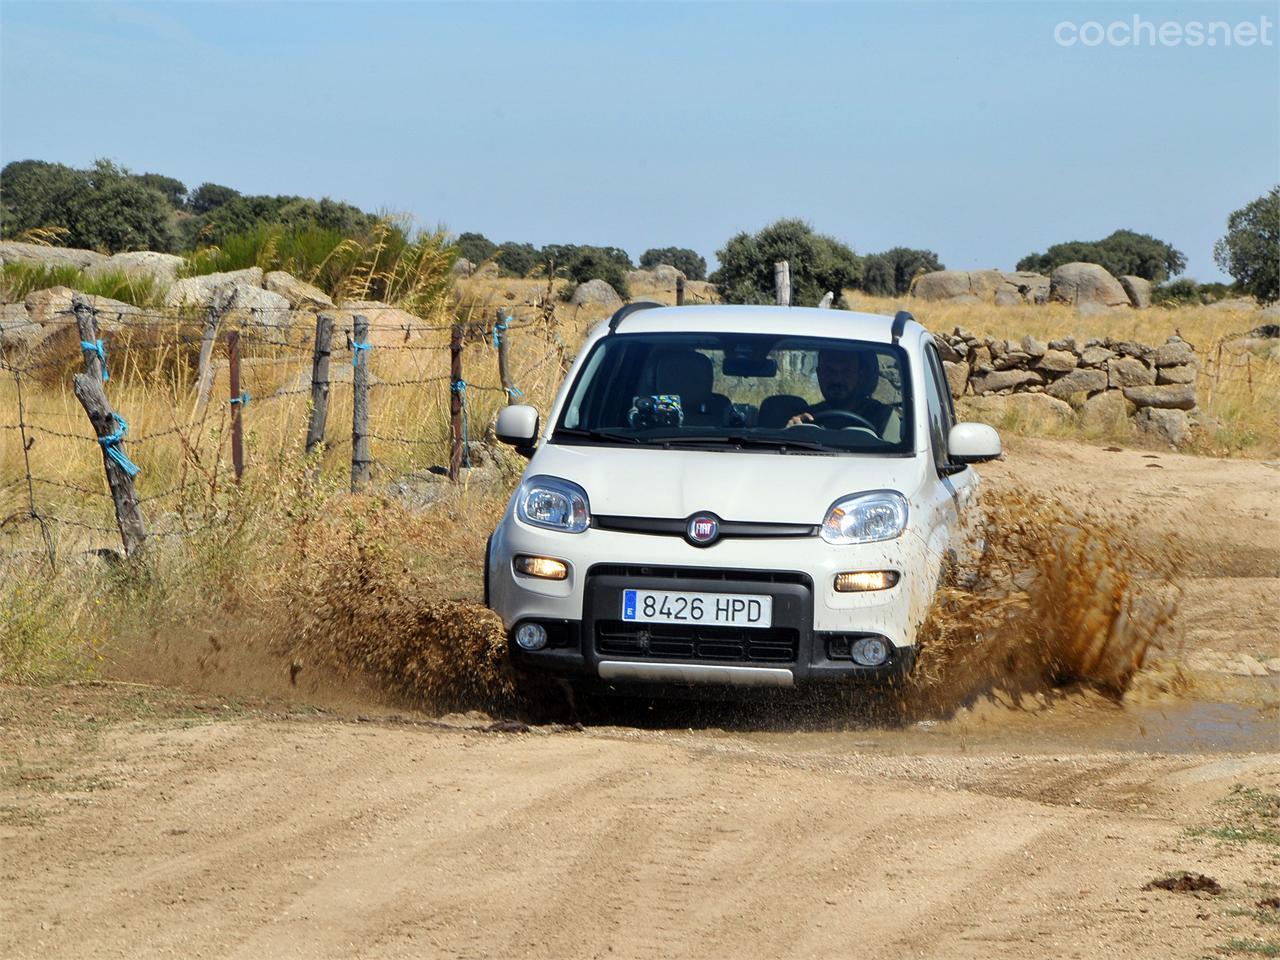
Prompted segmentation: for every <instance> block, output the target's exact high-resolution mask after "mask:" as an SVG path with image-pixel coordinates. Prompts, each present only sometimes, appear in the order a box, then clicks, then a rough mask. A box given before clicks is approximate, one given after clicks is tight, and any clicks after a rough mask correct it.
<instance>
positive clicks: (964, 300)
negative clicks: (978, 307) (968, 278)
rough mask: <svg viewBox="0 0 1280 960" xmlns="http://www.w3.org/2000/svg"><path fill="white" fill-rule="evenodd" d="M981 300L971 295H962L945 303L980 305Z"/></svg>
mask: <svg viewBox="0 0 1280 960" xmlns="http://www.w3.org/2000/svg"><path fill="white" fill-rule="evenodd" d="M981 302H982V298H981V297H979V296H977V295H976V294H972V293H962V294H960V296H958V297H952V298H951V299H950V300H948V301H947V303H981Z"/></svg>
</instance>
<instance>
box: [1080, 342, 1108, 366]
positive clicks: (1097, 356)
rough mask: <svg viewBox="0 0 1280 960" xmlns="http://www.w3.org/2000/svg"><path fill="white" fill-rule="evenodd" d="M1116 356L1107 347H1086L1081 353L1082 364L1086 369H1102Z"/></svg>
mask: <svg viewBox="0 0 1280 960" xmlns="http://www.w3.org/2000/svg"><path fill="white" fill-rule="evenodd" d="M1115 355H1116V354H1115V351H1113V350H1108V349H1107V348H1106V347H1085V348H1084V349H1083V350H1081V351H1080V362H1081V363H1082V364H1083V365H1084V366H1086V367H1101V366H1102V365H1103V364H1105V363H1106V362H1107V361H1108V360H1110V359H1111V358H1112V357H1114V356H1115Z"/></svg>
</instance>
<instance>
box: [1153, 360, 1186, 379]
mask: <svg viewBox="0 0 1280 960" xmlns="http://www.w3.org/2000/svg"><path fill="white" fill-rule="evenodd" d="M1195 382H1196V365H1195V364H1194V363H1184V364H1183V365H1182V366H1180V367H1156V383H1195Z"/></svg>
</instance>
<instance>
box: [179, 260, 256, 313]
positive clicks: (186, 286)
mask: <svg viewBox="0 0 1280 960" xmlns="http://www.w3.org/2000/svg"><path fill="white" fill-rule="evenodd" d="M235 283H241V284H244V285H246V286H250V287H259V288H260V287H261V286H262V269H261V268H260V267H247V268H245V269H244V270H231V271H228V272H227V273H207V274H205V275H204V276H202V277H188V278H187V279H185V280H179V281H178V282H177V283H175V284H174V285H173V286H172V287H170V288H169V293H168V295H167V296H166V297H165V300H164V302H165V305H166V306H170V307H180V306H184V305H196V306H204V305H205V304H207V303H209V301H210V300H212V299H213V295H214V293H215V292H216V291H217V290H218V288H219V287H224V286H227V285H228V284H235Z"/></svg>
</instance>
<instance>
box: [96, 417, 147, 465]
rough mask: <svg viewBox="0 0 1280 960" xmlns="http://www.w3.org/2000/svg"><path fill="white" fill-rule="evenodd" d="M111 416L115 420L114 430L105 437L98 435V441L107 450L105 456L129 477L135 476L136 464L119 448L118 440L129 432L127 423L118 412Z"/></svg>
mask: <svg viewBox="0 0 1280 960" xmlns="http://www.w3.org/2000/svg"><path fill="white" fill-rule="evenodd" d="M111 416H113V417H114V418H115V421H116V432H115V433H113V434H111V435H110V436H106V437H99V438H98V442H99V443H100V444H102V449H104V450H105V451H106V452H107V456H108V457H110V458H111V459H112V460H114V461H115V462H116V464H117V465H118V466H119V467H120V469H121V470H123V471H124V472H125V473H127V474H128V475H129V476H131V477H136V476H137V475H138V472H139V468H138V465H137V464H136V463H134V462H133V461H132V460H130V459H129V458H128V457H127V456H125V452H124V451H123V450H121V449H120V441H121V440H123V439H124V438H125V434H127V433H128V432H129V425H128V424H127V423H125V422H124V417H122V416H120V414H118V413H113V414H112V415H111Z"/></svg>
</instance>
